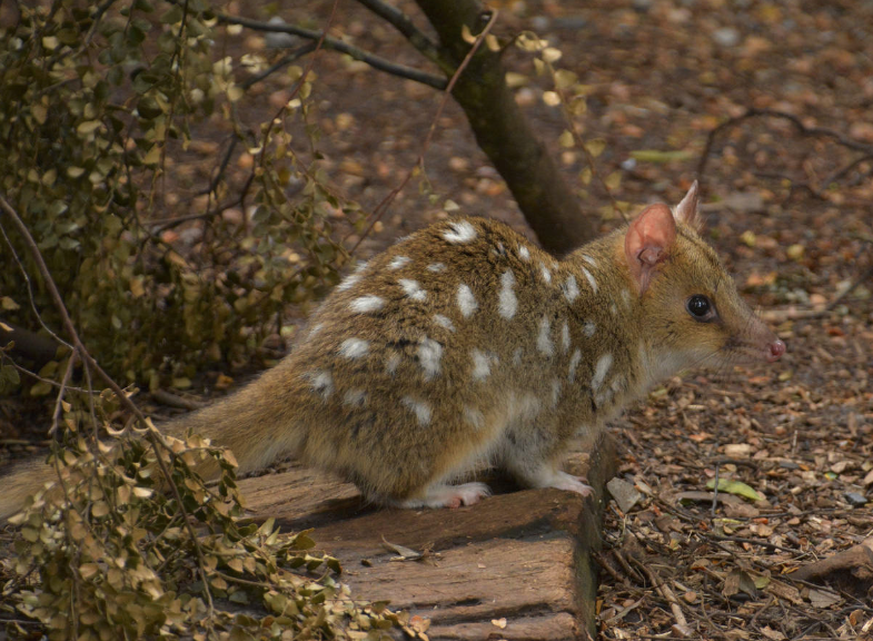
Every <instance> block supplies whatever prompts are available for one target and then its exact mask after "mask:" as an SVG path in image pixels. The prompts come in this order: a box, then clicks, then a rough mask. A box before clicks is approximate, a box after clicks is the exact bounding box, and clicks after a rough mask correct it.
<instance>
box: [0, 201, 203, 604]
mask: <svg viewBox="0 0 873 641" xmlns="http://www.w3.org/2000/svg"><path fill="white" fill-rule="evenodd" d="M0 209H2V210H3V211H4V212H5V213H6V215H7V216H8V217H9V218H10V219H11V220H12V222H13V224H14V225H15V226H16V227H17V228H18V231H19V233H20V234H21V236H22V238H23V239H24V242H25V244H26V245H27V247H28V249H30V252H31V255H32V256H33V260H34V261H35V262H36V265H37V268H38V269H39V273H40V274H41V275H42V277H43V281H44V283H45V286H46V289H48V291H49V295H50V296H51V299H52V302H54V304H55V307H56V308H57V310H58V314H60V316H61V321H62V323H63V325H64V329H66V330H67V334H69V336H70V340H71V341H72V343H73V345H74V347H75V349H74V351H73V353H72V354H71V355H70V366H72V363H73V361H74V359H75V358H76V357H77V356H78V358H80V359H81V360H82V362H83V363H84V364H85V366H86V367H85V374H86V376H89V368H93V369H94V371H96V372H97V373H98V374H99V375H100V378H102V379H103V381H104V382H105V383H106V385H107V386H108V387H109V388H110V389H111V390H112V391H113V392H114V393H115V396H116V397H117V398H118V402H119V403H121V404H122V405H123V406H125V407H126V408H127V409H128V410H129V411H130V412H131V413H132V414H133V415H134V416H136V418H137V420H138V421H139V422H140V424H141V425H142V426H143V428H144V429H145V430H146V433H147V438H148V440H149V442H150V443H151V445H152V447H153V448H154V450H155V455H156V456H155V458H156V460H157V463H158V466H159V467H160V468H161V474H162V475H163V476H164V478H165V479H166V480H167V485H168V486H169V488H170V491H171V492H172V493H173V495H174V497H175V499H176V503H177V505H178V509H179V513H180V514H181V515H182V518H183V521H184V524H185V528H186V529H187V530H188V534H189V536H190V537H191V542H192V544H193V545H194V549H195V550H196V552H197V557H198V560H199V563H198V566H197V569H198V571H199V573H200V577H201V580H202V581H203V590H204V593H205V594H206V598H207V601H208V605H209V612H210V614H211V613H212V609H213V605H212V592H211V590H210V588H209V578H208V577H207V576H206V560H205V558H204V556H203V549H202V548H201V547H200V541H199V539H198V538H197V532H196V531H195V530H194V526H193V524H192V523H191V519H190V518H189V516H188V511H187V510H186V509H185V504H184V502H183V501H182V497H181V496H180V495H179V488H178V487H176V484H175V483H174V482H173V477H172V476H171V475H170V472H169V470H168V469H167V466H166V465H165V464H164V459H163V457H162V456H161V455H160V452H159V451H158V448H159V447H163V448H165V449H166V450H167V451H169V452H170V454H171V455H172V456H175V453H174V452H173V450H172V449H170V448H169V446H168V445H167V444H166V442H164V440H163V438H162V437H161V436H160V435H159V433H158V432H157V430H155V429H154V427H152V426H151V424H150V422H149V420H148V419H147V418H146V417H145V415H144V414H143V413H142V411H141V410H140V409H139V408H138V407H137V406H136V404H135V403H134V402H133V401H131V400H130V398H128V396H127V394H125V393H124V390H122V389H121V387H119V385H118V383H116V382H115V380H114V379H113V378H112V377H111V376H109V374H107V373H106V371H105V370H104V369H103V368H102V367H100V365H99V364H98V363H97V361H96V360H94V357H93V356H91V354H90V353H89V352H88V350H87V349H85V345H84V343H82V340H81V339H80V338H79V333H78V332H77V331H76V326H75V325H74V324H73V319H72V318H70V313H69V312H68V311H67V306H66V305H65V304H64V299H63V297H62V296H61V293H60V292H59V291H58V286H57V285H56V284H55V281H54V279H53V278H52V275H51V272H50V271H49V268H48V265H46V263H45V259H43V257H42V252H40V250H39V246H38V245H37V244H36V241H35V240H34V239H33V236H31V234H30V231H29V230H28V229H27V225H25V224H24V221H22V220H21V217H20V216H19V215H18V212H16V211H15V209H14V208H13V207H12V205H10V204H9V202H8V201H7V200H6V198H4V196H3V195H2V194H0ZM65 382H66V376H65ZM89 387H90V380H89Z"/></svg>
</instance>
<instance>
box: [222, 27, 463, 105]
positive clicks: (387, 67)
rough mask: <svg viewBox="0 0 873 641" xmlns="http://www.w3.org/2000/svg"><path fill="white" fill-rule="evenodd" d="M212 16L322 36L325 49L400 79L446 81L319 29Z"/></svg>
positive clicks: (441, 84)
mask: <svg viewBox="0 0 873 641" xmlns="http://www.w3.org/2000/svg"><path fill="white" fill-rule="evenodd" d="M214 15H215V18H216V20H218V22H219V23H221V24H233V25H239V26H241V27H245V28H247V29H251V30H252V31H263V32H272V33H289V34H291V35H294V36H299V37H301V38H305V39H307V40H320V39H322V38H323V39H324V46H325V48H327V49H333V50H335V51H339V52H341V53H345V54H348V55H350V56H351V57H352V58H354V59H355V60H360V61H362V62H366V63H367V64H368V65H370V66H371V67H373V68H374V69H378V70H379V71H384V72H386V73H390V74H392V75H395V76H400V77H401V78H407V79H409V80H414V81H416V82H420V83H422V84H425V85H429V86H431V87H433V88H434V89H439V90H443V89H445V88H446V84H447V81H446V79H445V78H442V77H441V76H436V75H434V74H430V73H427V72H426V71H420V70H418V69H413V68H412V67H407V66H405V65H398V64H395V63H393V62H391V61H390V60H386V59H385V58H381V57H379V56H377V55H375V54H372V53H370V52H368V51H364V50H363V49H359V48H358V47H355V46H353V45H350V44H348V43H347V42H343V41H342V40H338V39H336V38H332V37H331V36H327V35H325V34H324V33H322V32H321V31H313V30H311V29H304V28H303V27H298V26H296V25H291V24H275V23H269V22H262V21H260V20H251V19H249V18H240V17H237V16H229V15H227V14H223V13H215V14H214Z"/></svg>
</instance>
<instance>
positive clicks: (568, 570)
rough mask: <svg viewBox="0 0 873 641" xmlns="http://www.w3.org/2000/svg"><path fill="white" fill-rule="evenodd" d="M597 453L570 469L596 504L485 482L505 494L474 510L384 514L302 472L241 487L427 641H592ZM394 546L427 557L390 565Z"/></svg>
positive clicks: (604, 454) (360, 593)
mask: <svg viewBox="0 0 873 641" xmlns="http://www.w3.org/2000/svg"><path fill="white" fill-rule="evenodd" d="M592 451H593V452H594V453H595V454H594V455H593V456H591V457H590V460H588V457H587V456H582V457H576V458H571V462H570V464H569V465H568V467H567V469H568V470H569V471H571V472H573V473H577V474H579V473H583V472H585V471H586V470H587V474H588V478H589V482H590V483H591V485H592V486H593V487H594V488H595V495H594V496H593V497H591V498H588V499H582V498H581V497H580V496H578V495H576V494H572V493H569V492H562V491H559V490H518V489H517V488H514V487H513V486H512V485H511V483H510V484H507V483H506V482H503V483H501V481H500V480H499V479H497V480H496V481H495V479H489V483H490V484H491V485H492V486H493V487H494V488H495V490H496V491H497V494H496V495H495V496H492V497H490V498H488V499H485V500H483V501H481V502H480V503H478V504H476V505H473V506H471V507H464V508H459V509H456V510H398V509H387V508H378V507H375V506H373V505H369V504H367V502H366V501H364V500H363V499H362V498H361V497H360V496H359V495H358V493H357V491H356V490H355V488H354V487H353V486H351V485H349V484H347V483H341V482H339V481H337V480H335V479H333V478H331V477H328V476H325V475H323V474H320V473H317V472H314V471H311V470H306V469H302V468H299V467H297V466H292V467H291V468H290V469H288V471H286V472H283V473H280V474H272V475H268V476H263V477H259V478H254V479H245V480H243V481H241V482H240V487H241V489H242V491H243V494H244V495H245V497H246V501H247V504H248V507H249V509H250V510H251V511H252V512H254V514H255V515H256V518H259V519H263V518H267V517H270V516H272V517H275V518H277V520H278V521H279V523H280V524H281V525H282V526H283V529H287V530H300V529H304V528H307V527H315V528H316V532H315V535H314V536H315V539H316V540H317V541H318V544H319V547H321V548H323V549H325V550H326V551H328V552H330V553H331V554H333V555H335V556H336V557H337V558H339V559H340V561H341V562H342V564H343V568H344V570H345V573H344V575H343V580H344V581H346V582H347V583H348V584H349V585H350V586H351V588H352V593H353V594H354V595H356V596H357V597H359V598H361V599H367V600H390V601H391V603H392V606H393V607H395V608H399V609H406V610H409V611H410V612H411V613H413V614H417V615H419V616H422V617H426V618H429V619H431V621H432V624H431V628H430V630H429V631H428V635H429V636H430V638H431V639H447V640H448V639H481V640H482V641H486V640H489V639H491V640H493V639H508V640H513V641H516V640H518V641H521V640H526V639H530V640H533V639H542V640H543V641H547V640H548V641H551V640H553V639H554V640H559V639H587V638H591V637H590V635H593V634H594V632H595V627H594V623H595V619H594V597H595V594H596V585H597V584H596V573H595V570H594V567H593V563H592V560H591V553H592V552H594V551H596V550H598V549H599V546H600V536H599V532H600V522H601V513H602V505H603V491H604V489H603V488H604V486H605V483H606V481H607V480H608V479H609V478H611V476H612V473H613V461H614V449H613V445H612V441H611V440H607V441H605V442H602V443H601V444H599V445H598V446H597V447H594V448H592ZM507 488H509V491H507ZM386 541H387V542H390V543H393V544H399V545H403V546H405V547H408V548H412V549H413V550H416V551H422V552H424V558H423V560H421V561H396V560H392V557H397V553H396V552H394V551H391V550H390V549H389V548H388V547H387V546H386V545H385V542H386ZM502 619H505V627H501V626H503V621H502ZM492 621H497V625H495V624H494V623H492Z"/></svg>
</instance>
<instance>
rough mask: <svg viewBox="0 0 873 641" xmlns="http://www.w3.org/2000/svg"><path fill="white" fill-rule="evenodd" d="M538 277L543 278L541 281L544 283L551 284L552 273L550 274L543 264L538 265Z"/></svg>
mask: <svg viewBox="0 0 873 641" xmlns="http://www.w3.org/2000/svg"><path fill="white" fill-rule="evenodd" d="M540 276H542V277H543V280H544V281H546V283H551V282H552V272H550V271H549V268H548V267H546V266H545V264H543V263H540Z"/></svg>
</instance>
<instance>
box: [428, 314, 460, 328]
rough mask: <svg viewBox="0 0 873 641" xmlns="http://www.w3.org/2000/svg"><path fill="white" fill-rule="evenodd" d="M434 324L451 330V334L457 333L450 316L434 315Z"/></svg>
mask: <svg viewBox="0 0 873 641" xmlns="http://www.w3.org/2000/svg"><path fill="white" fill-rule="evenodd" d="M433 322H434V323H436V324H437V325H439V326H440V327H443V328H445V329H447V330H449V331H450V332H453V331H455V325H454V323H452V319H451V318H449V317H448V316H443V315H442V314H434V316H433Z"/></svg>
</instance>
